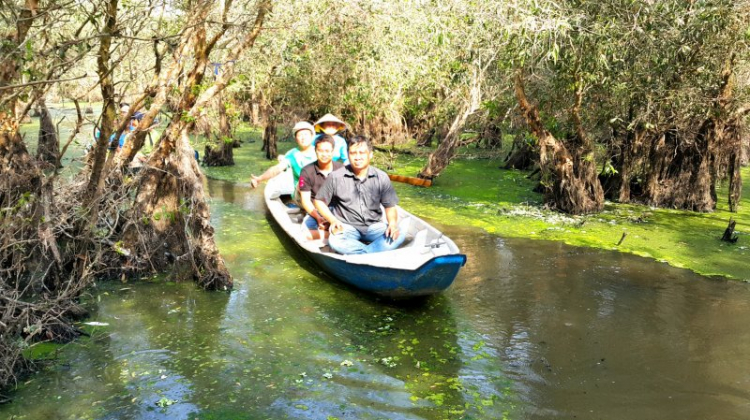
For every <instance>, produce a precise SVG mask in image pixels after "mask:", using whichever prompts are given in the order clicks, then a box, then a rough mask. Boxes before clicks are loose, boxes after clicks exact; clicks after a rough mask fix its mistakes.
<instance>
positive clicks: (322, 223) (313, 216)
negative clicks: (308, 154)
mask: <svg viewBox="0 0 750 420" xmlns="http://www.w3.org/2000/svg"><path fill="white" fill-rule="evenodd" d="M334 144H335V140H334V138H333V136H331V135H328V134H323V135H322V136H321V137H319V138H318V140H317V142H316V143H315V154H316V155H317V156H318V160H317V161H315V162H313V163H311V164H309V165H307V166H305V167H304V168H302V171H301V172H300V174H299V184H298V187H299V192H300V205H301V206H302V208H303V209H305V211H306V212H307V215H306V216H305V219H304V221H303V224H304V225H305V226H306V227H307V229H308V230H309V231H310V233H309V235H308V236H307V239H319V238H320V236H321V233H320V230H323V231H327V230H328V226H329V225H328V222H327V221H326V219H324V218H323V216H321V215H320V213H318V211H317V210H315V206H314V205H313V203H312V200H313V199H315V196H316V194H317V193H318V190H320V188H321V187H322V186H323V184H324V183H325V182H326V178H327V177H328V174H330V173H331V172H333V171H335V170H337V169H339V168H341V167H343V166H344V164H343V163H341V162H339V161H333V149H334Z"/></svg>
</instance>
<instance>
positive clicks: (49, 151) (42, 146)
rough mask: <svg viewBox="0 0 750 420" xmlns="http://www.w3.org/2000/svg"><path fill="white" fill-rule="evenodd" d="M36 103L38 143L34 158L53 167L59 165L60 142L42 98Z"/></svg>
mask: <svg viewBox="0 0 750 420" xmlns="http://www.w3.org/2000/svg"><path fill="white" fill-rule="evenodd" d="M37 103H38V105H39V141H38V144H37V149H36V158H37V159H38V160H40V161H42V162H47V163H48V164H50V165H52V166H53V167H54V166H57V165H59V159H60V140H59V139H58V137H57V130H56V129H55V123H53V122H52V117H51V116H50V113H49V109H47V104H46V103H45V101H44V98H40V99H39V100H38V101H37Z"/></svg>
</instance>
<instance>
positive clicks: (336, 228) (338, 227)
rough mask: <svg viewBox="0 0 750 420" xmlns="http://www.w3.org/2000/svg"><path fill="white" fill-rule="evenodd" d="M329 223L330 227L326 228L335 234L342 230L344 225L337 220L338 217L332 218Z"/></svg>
mask: <svg viewBox="0 0 750 420" xmlns="http://www.w3.org/2000/svg"><path fill="white" fill-rule="evenodd" d="M330 223H331V227H330V228H329V229H328V230H329V232H331V233H332V234H334V235H335V234H337V233H340V232H343V231H344V225H343V224H342V223H341V221H339V219H333V222H330Z"/></svg>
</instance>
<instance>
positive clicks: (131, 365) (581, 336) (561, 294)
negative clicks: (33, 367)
mask: <svg viewBox="0 0 750 420" xmlns="http://www.w3.org/2000/svg"><path fill="white" fill-rule="evenodd" d="M228 185H229V186H230V187H232V186H231V184H227V183H223V182H219V181H209V183H208V191H209V192H210V193H211V194H212V196H213V197H214V199H215V201H214V202H213V203H212V214H213V218H214V225H215V226H216V231H217V233H218V235H219V245H220V248H221V250H222V253H223V255H224V257H225V259H226V260H227V263H228V265H229V267H230V270H231V271H232V273H233V274H234V276H235V281H236V289H235V290H234V291H233V292H232V293H230V294H224V293H204V292H201V291H199V290H196V289H195V288H194V287H193V286H192V285H189V284H184V285H165V284H161V283H159V284H131V285H120V284H108V285H104V286H103V288H102V289H100V290H99V291H97V292H95V294H94V296H93V297H94V299H93V300H92V305H93V307H94V308H96V311H95V312H94V315H93V319H92V320H97V321H102V322H108V323H109V324H110V325H109V326H106V327H98V328H97V330H96V331H95V333H94V334H93V337H92V339H91V340H80V341H78V342H75V343H73V344H71V345H68V346H66V348H65V349H64V350H63V352H62V355H61V364H58V365H55V366H53V367H51V368H50V369H48V371H46V372H43V373H41V374H39V375H37V376H34V377H33V379H31V382H29V383H27V384H26V385H23V386H22V387H21V389H20V390H19V391H18V392H17V393H16V394H15V395H14V397H15V402H14V403H12V404H9V405H5V406H0V417H12V416H16V417H15V418H17V419H20V418H26V419H38V418H63V419H67V418H76V419H78V418H91V419H115V418H117V419H187V418H190V419H194V418H198V419H209V418H210V419H255V418H272V419H328V418H338V419H383V418H387V419H444V418H450V419H454V418H456V419H460V418H465V419H469V418H473V419H478V418H492V419H495V418H504V417H505V418H513V419H541V418H545V419H546V418H561V419H568V418H582V419H589V418H592V419H593V418H607V419H632V418H659V419H684V418H704V417H706V418H722V419H740V418H746V408H747V406H748V404H749V403H750V391H749V390H750V386H749V385H750V384H749V382H750V375H748V374H747V372H750V361H749V360H750V358H748V352H750V351H749V350H748V349H750V332H748V330H747V328H746V327H745V325H744V320H745V319H747V318H748V316H750V303H749V302H750V291H749V290H748V286H747V285H746V284H742V283H736V282H725V281H712V280H707V279H705V278H702V277H699V276H695V275H692V274H690V273H689V272H686V271H683V270H677V269H673V268H670V267H668V266H666V265H663V264H659V263H654V262H650V261H647V260H643V259H640V258H636V257H631V256H627V255H620V254H616V253H610V252H599V251H592V250H584V249H576V248H571V247H567V246H564V245H561V244H554V243H546V242H535V241H519V240H504V239H502V238H498V237H496V236H492V235H487V234H483V233H481V232H478V231H476V230H473V229H462V228H458V227H455V226H447V225H446V226H441V227H442V228H443V230H445V231H446V232H447V234H448V235H450V236H451V238H452V239H453V240H454V241H455V242H456V243H457V244H458V245H459V246H460V247H461V248H462V250H463V251H464V252H465V253H466V254H467V255H468V257H469V260H468V263H467V265H466V267H464V269H463V270H462V271H461V273H460V274H459V277H458V278H457V280H456V282H455V284H454V285H453V286H452V287H451V288H450V289H449V290H448V291H447V292H446V293H444V294H442V295H439V296H436V297H433V298H430V299H426V300H421V301H415V302H410V303H407V304H404V303H401V304H397V303H392V302H388V301H381V300H378V299H376V298H373V297H371V296H368V295H363V294H362V293H360V292H358V291H356V290H353V289H351V288H350V287H348V286H345V285H343V284H340V283H338V282H335V281H333V280H331V279H329V278H327V277H326V276H325V275H323V274H322V273H321V272H320V270H319V269H318V268H317V267H316V266H315V265H313V264H312V263H310V262H309V261H307V260H305V259H304V256H303V255H302V254H301V253H299V252H298V251H297V250H296V249H295V248H294V247H293V245H291V243H290V242H289V241H285V240H283V239H280V238H279V237H278V235H277V233H278V232H276V231H275V230H274V229H275V228H274V227H273V224H272V223H271V222H270V221H269V220H268V219H267V218H265V217H264V215H265V209H264V206H263V201H262V195H261V194H260V192H259V191H253V190H250V189H249V188H247V187H239V186H234V187H232V188H229V187H227V186H228ZM435 224H436V225H439V223H437V222H435Z"/></svg>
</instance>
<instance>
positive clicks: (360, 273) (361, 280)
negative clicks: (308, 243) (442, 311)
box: [308, 253, 466, 298]
mask: <svg viewBox="0 0 750 420" xmlns="http://www.w3.org/2000/svg"><path fill="white" fill-rule="evenodd" d="M308 255H309V256H310V258H311V259H312V260H313V261H315V263H317V264H318V265H319V266H320V267H321V268H323V269H324V270H325V271H326V272H327V273H328V274H329V275H331V276H332V277H335V278H336V279H338V280H340V281H342V282H344V283H347V284H350V285H352V286H354V287H357V288H359V289H362V290H365V291H367V292H370V293H374V294H377V295H380V296H386V297H390V298H409V297H418V296H428V295H432V294H435V293H439V292H442V291H443V290H445V289H447V288H448V286H450V285H451V283H453V280H454V279H455V278H456V275H458V271H459V270H460V269H461V267H463V266H464V264H465V263H466V255H463V254H453V255H445V256H439V257H435V258H433V259H431V260H429V261H427V262H426V263H425V264H423V265H422V266H421V267H419V268H417V269H416V270H402V269H394V268H385V267H374V266H370V265H362V264H350V263H347V262H346V261H342V260H340V259H337V258H333V257H329V256H327V255H325V254H313V253H308Z"/></svg>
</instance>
